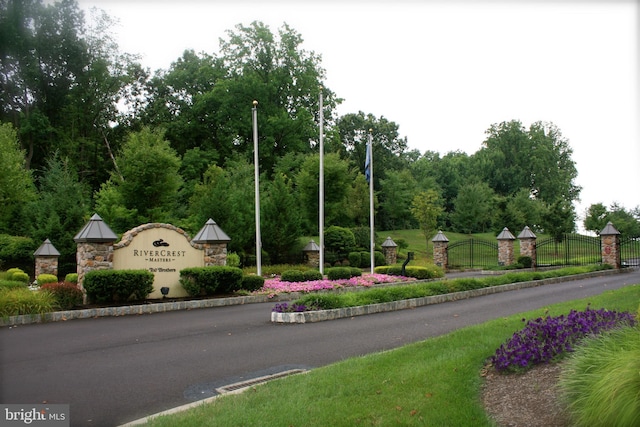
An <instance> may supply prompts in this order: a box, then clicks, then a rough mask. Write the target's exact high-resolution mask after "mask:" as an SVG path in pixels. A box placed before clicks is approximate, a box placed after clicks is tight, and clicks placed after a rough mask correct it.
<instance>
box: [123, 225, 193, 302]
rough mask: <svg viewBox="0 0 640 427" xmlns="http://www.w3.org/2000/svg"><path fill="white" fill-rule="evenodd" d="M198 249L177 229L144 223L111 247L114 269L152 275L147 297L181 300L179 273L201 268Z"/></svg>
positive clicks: (183, 291) (182, 295)
mask: <svg viewBox="0 0 640 427" xmlns="http://www.w3.org/2000/svg"><path fill="white" fill-rule="evenodd" d="M203 266H204V258H203V256H202V250H201V249H200V248H195V247H194V246H193V245H192V243H191V241H190V240H189V237H188V236H187V235H186V234H185V233H184V231H182V230H181V229H179V228H177V227H174V226H173V225H170V224H157V223H156V224H145V225H141V226H139V227H136V228H133V229H131V230H129V231H127V232H126V233H125V234H124V235H123V236H122V239H121V240H120V242H119V243H117V244H115V245H114V246H113V269H114V270H147V271H150V272H151V273H153V275H154V281H153V292H152V293H151V294H149V298H162V296H163V294H162V292H161V289H162V288H163V287H166V288H168V289H169V292H168V294H167V296H168V297H184V296H187V295H188V294H187V292H186V291H185V290H184V288H183V287H182V285H181V284H180V270H182V269H184V268H188V267H203Z"/></svg>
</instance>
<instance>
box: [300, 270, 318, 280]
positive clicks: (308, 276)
mask: <svg viewBox="0 0 640 427" xmlns="http://www.w3.org/2000/svg"><path fill="white" fill-rule="evenodd" d="M303 275H304V281H305V282H311V281H313V280H322V279H323V276H322V273H320V272H319V271H318V270H307V271H305V272H304V273H303Z"/></svg>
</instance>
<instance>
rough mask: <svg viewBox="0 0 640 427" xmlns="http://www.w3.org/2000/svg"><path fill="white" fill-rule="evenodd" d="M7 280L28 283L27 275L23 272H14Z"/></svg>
mask: <svg viewBox="0 0 640 427" xmlns="http://www.w3.org/2000/svg"><path fill="white" fill-rule="evenodd" d="M9 280H15V281H16V282H22V283H29V275H28V274H27V273H25V272H23V271H16V272H15V273H12V274H11V278H10V279H9Z"/></svg>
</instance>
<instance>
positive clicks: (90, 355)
mask: <svg viewBox="0 0 640 427" xmlns="http://www.w3.org/2000/svg"><path fill="white" fill-rule="evenodd" d="M636 283H640V270H635V271H632V272H627V273H623V274H617V275H612V276H606V277H598V278H592V279H586V280H579V281H568V282H563V283H558V284H554V285H546V286H540V287H536V288H529V289H524V290H519V291H511V292H505V293H501V294H494V295H488V296H484V297H478V298H473V299H468V300H461V301H455V302H450V303H444V304H438V305H430V306H426V307H421V308H416V309H411V310H402V311H396V312H390V313H381V314H374V315H369V316H360V317H355V318H348V319H340V320H334V321H328V322H320V323H312V324H298V325H289V324H288V325H282V324H272V323H271V322H270V312H271V308H272V307H273V304H272V303H267V304H250V305H243V306H231V307H219V308H211V309H198V310H191V311H178V312H168V313H162V314H149V315H137V316H123V317H111V318H97V319H86V320H72V321H68V322H56V323H49V324H36V325H25V326H18V327H3V328H0V344H1V348H0V378H1V380H0V381H1V388H0V402H2V403H23V404H35V403H42V402H47V403H50V404H56V403H64V404H70V412H71V425H72V426H108V427H112V426H117V425H120V424H123V423H126V422H129V421H132V420H135V419H138V418H142V417H144V416H147V415H150V414H154V413H157V412H160V411H163V410H166V409H169V408H172V407H176V406H180V405H184V404H186V403H190V402H192V401H195V400H199V399H203V398H207V397H210V396H212V395H214V394H215V392H214V391H213V390H214V389H215V388H216V387H219V386H221V385H225V384H231V383H234V382H237V381H241V380H246V379H250V378H253V377H256V376H261V375H264V374H267V373H276V372H279V371H282V370H285V369H288V368H293V367H303V368H314V367H319V366H323V365H327V364H330V363H333V362H336V361H339V360H342V359H345V358H349V357H353V356H359V355H364V354H368V353H372V352H378V351H382V350H387V349H392V348H395V347H399V346H402V345H404V344H407V343H411V342H415V341H420V340H424V339H426V338H429V337H434V336H438V335H442V334H445V333H448V332H450V331H453V330H455V329H458V328H461V327H464V326H467V325H472V324H477V323H481V322H484V321H487V320H490V319H495V318H498V317H502V316H507V315H511V314H516V313H520V312H524V311H529V310H533V309H536V308H540V307H544V306H547V305H550V304H553V303H556V302H561V301H569V300H573V299H578V298H585V297H589V296H592V295H596V294H600V293H602V292H604V291H606V290H610V289H617V288H620V287H623V286H626V285H629V284H636ZM576 308H577V309H583V308H584V307H576Z"/></svg>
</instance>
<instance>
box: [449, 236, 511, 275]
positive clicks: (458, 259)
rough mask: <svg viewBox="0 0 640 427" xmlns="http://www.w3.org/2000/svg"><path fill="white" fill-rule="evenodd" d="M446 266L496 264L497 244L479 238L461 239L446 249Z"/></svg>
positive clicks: (461, 266) (468, 266) (467, 266)
mask: <svg viewBox="0 0 640 427" xmlns="http://www.w3.org/2000/svg"><path fill="white" fill-rule="evenodd" d="M447 257H448V268H450V269H456V268H480V267H495V266H497V265H498V244H497V243H495V242H488V241H486V240H480V239H468V240H461V241H459V242H455V243H452V244H451V245H449V247H448V249H447Z"/></svg>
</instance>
